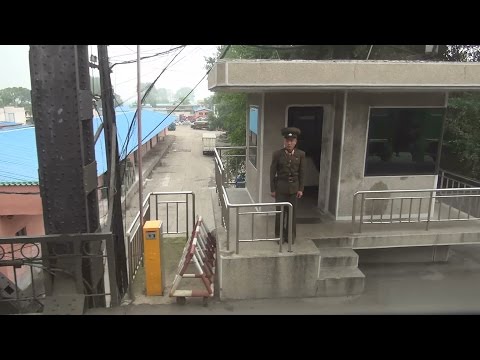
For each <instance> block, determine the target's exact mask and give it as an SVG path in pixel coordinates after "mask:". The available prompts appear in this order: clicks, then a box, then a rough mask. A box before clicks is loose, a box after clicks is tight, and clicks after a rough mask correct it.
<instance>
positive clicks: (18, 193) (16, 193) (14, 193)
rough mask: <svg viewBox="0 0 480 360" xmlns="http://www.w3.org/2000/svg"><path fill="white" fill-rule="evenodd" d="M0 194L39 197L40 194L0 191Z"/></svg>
mask: <svg viewBox="0 0 480 360" xmlns="http://www.w3.org/2000/svg"><path fill="white" fill-rule="evenodd" d="M0 194H9V195H10V194H12V195H39V194H40V192H24V193H22V192H9V191H0Z"/></svg>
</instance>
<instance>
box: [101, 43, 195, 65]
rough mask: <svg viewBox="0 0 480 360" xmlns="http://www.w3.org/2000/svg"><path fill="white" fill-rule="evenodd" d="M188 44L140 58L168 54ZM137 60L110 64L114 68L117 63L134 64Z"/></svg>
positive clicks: (118, 63)
mask: <svg viewBox="0 0 480 360" xmlns="http://www.w3.org/2000/svg"><path fill="white" fill-rule="evenodd" d="M186 46H187V45H180V46H177V47H175V48H173V49H170V50H166V51H162V52H159V53H156V54H153V55H148V56H143V57H141V58H140V60H145V59H149V58H152V57H155V56H160V55H168V54H170V53H171V52H173V51H175V50H178V49H181V48H185V47H186ZM136 62H137V59H133V60H126V61H121V62H117V63H114V64H112V66H110V70H112V69H113V67H114V66H115V65H123V64H133V63H136Z"/></svg>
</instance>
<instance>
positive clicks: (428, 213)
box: [352, 187, 480, 233]
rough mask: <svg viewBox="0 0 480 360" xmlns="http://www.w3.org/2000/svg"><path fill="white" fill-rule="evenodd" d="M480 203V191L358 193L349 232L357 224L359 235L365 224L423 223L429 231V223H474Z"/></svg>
mask: <svg viewBox="0 0 480 360" xmlns="http://www.w3.org/2000/svg"><path fill="white" fill-rule="evenodd" d="M479 200H480V187H470V188H449V189H446V188H444V189H417V190H376V191H375V190H373V191H357V192H356V193H355V194H354V196H353V208H352V231H353V232H355V230H356V227H357V220H358V232H359V233H360V232H362V225H364V224H394V223H425V230H428V229H429V226H430V223H431V222H447V221H474V220H478V219H479V216H478V214H479V211H480V201H479ZM422 204H423V206H422ZM358 208H359V209H358ZM447 208H448V211H447ZM452 209H453V213H452ZM357 211H359V212H360V215H359V218H358V219H357V215H356V214H357Z"/></svg>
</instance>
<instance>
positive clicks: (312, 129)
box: [287, 106, 324, 216]
mask: <svg viewBox="0 0 480 360" xmlns="http://www.w3.org/2000/svg"><path fill="white" fill-rule="evenodd" d="M323 112H324V111H323V107H322V106H291V107H289V108H288V120H287V126H294V127H297V128H299V129H300V130H301V135H300V136H299V137H298V140H297V148H298V149H300V150H303V151H305V160H306V164H305V191H304V200H303V201H302V203H303V204H304V205H305V206H302V208H305V209H306V208H310V209H311V208H312V206H313V207H315V208H317V207H318V184H319V179H320V160H321V154H322V128H323ZM299 215H300V212H299ZM305 215H306V214H305ZM309 216H311V215H309Z"/></svg>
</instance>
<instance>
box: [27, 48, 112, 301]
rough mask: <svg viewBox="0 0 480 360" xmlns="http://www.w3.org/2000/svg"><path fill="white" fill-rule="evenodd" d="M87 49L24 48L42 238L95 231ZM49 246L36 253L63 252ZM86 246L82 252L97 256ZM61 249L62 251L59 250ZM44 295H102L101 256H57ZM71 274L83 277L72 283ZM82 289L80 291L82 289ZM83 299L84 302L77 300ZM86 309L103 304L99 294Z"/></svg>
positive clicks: (94, 170)
mask: <svg viewBox="0 0 480 360" xmlns="http://www.w3.org/2000/svg"><path fill="white" fill-rule="evenodd" d="M88 69H89V61H88V48H87V45H30V77H31V84H32V114H33V118H34V119H35V137H36V141H37V150H38V151H37V153H38V165H39V180H40V194H41V198H42V205H43V219H44V225H45V232H46V234H85V233H95V232H97V231H98V230H99V214H98V197H97V163H96V161H95V149H94V142H93V138H94V134H93V124H92V117H93V109H92V93H91V91H90V76H89V73H88ZM65 247H66V244H65V246H64V245H62V244H55V245H52V246H50V247H48V248H46V249H44V248H42V254H48V255H52V254H53V255H55V254H59V253H62V251H63V253H65V252H68V251H67V250H68V249H67V250H65V249H64V248H65ZM99 247H100V245H99V244H97V245H94V244H86V246H85V247H84V248H83V249H82V250H80V251H82V254H84V255H85V254H89V253H91V254H94V253H95V254H98V253H99V252H100V248H99ZM62 249H63V250H62ZM55 262H56V264H55V265H56V268H60V269H61V270H63V272H57V273H56V275H55V276H54V277H53V278H51V281H50V282H47V285H46V293H47V295H53V296H58V295H64V294H66V293H67V294H72V295H73V294H77V295H78V296H84V294H92V293H96V294H101V293H104V292H105V290H104V283H103V275H104V270H103V262H102V260H101V258H97V259H95V258H88V256H85V258H83V259H82V258H77V259H72V258H71V257H70V258H69V257H68V256H67V257H58V258H57V259H56V260H55ZM68 273H70V274H74V275H75V276H80V279H83V282H84V284H83V285H82V282H81V281H80V282H78V281H77V283H76V284H75V283H74V281H73V279H72V276H71V275H70V276H67V274H68ZM85 284H88V286H86V285H85ZM82 287H83V289H82ZM82 299H84V300H85V298H82ZM87 299H88V300H85V301H87V303H88V305H89V306H92V305H93V304H95V305H96V306H105V298H104V296H90V297H88V298H87Z"/></svg>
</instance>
